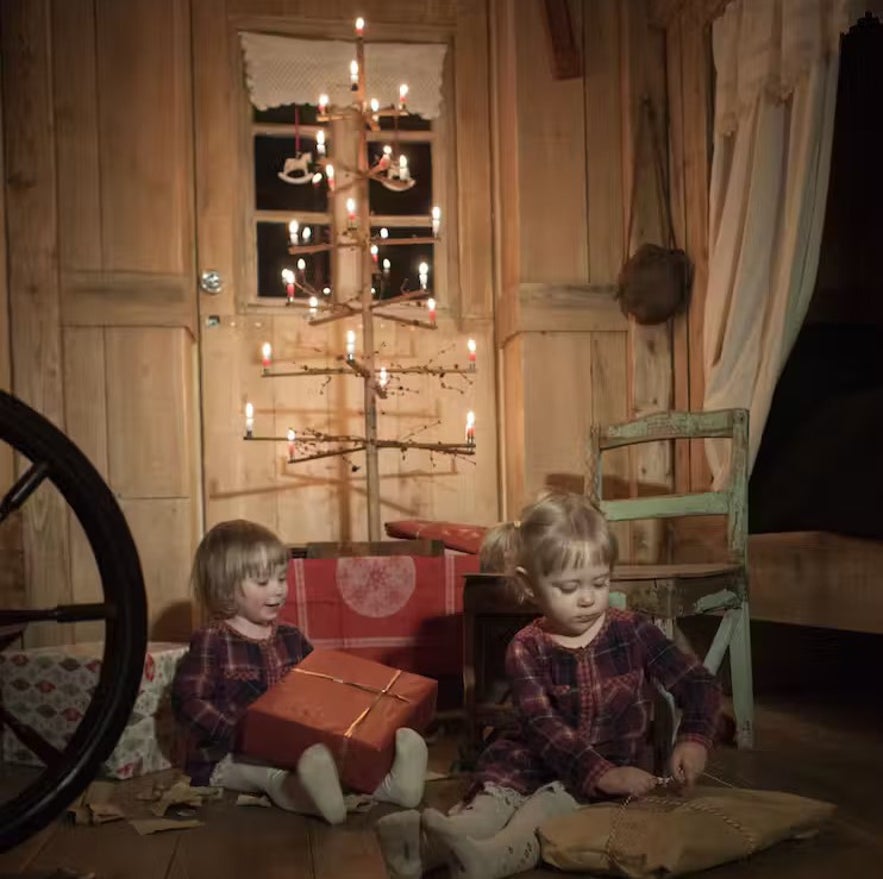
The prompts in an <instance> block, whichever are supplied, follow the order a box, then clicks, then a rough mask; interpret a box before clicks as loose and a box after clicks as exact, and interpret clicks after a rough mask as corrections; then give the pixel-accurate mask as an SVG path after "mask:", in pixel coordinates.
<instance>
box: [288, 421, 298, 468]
mask: <svg viewBox="0 0 883 879" xmlns="http://www.w3.org/2000/svg"><path fill="white" fill-rule="evenodd" d="M296 440H297V434H296V433H295V432H294V428H293V427H289V428H288V460H289V461H293V460H294V443H295V441H296Z"/></svg>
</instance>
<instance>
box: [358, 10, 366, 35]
mask: <svg viewBox="0 0 883 879" xmlns="http://www.w3.org/2000/svg"><path fill="white" fill-rule="evenodd" d="M364 33H365V19H364V18H362V16H361V15H360V16H359V17H358V18H357V19H356V36H357V37H361V36H363V34H364Z"/></svg>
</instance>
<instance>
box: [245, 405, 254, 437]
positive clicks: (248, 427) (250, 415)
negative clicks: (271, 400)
mask: <svg viewBox="0 0 883 879" xmlns="http://www.w3.org/2000/svg"><path fill="white" fill-rule="evenodd" d="M253 435H254V406H252V404H251V403H246V404H245V438H246V439H251V438H252V436H253Z"/></svg>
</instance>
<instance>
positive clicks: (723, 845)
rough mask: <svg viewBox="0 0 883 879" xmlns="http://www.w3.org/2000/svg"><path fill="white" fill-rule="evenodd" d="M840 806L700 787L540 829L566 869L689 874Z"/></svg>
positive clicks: (792, 832)
mask: <svg viewBox="0 0 883 879" xmlns="http://www.w3.org/2000/svg"><path fill="white" fill-rule="evenodd" d="M834 808H835V807H834V806H832V805H831V804H830V803H823V802H820V801H819V800H810V799H807V798H806V797H798V796H795V795H793V794H784V793H778V792H776V791H759V790H739V789H736V788H710V787H706V788H702V787H697V788H695V789H694V790H692V791H691V792H690V793H689V794H687V795H685V796H682V797H680V796H664V797H655V796H654V797H645V798H644V799H639V800H632V801H630V802H628V804H627V805H625V806H624V805H623V804H622V803H620V802H617V803H597V804H595V805H592V806H586V807H585V808H583V809H580V810H579V811H577V812H571V813H570V814H568V815H562V816H560V817H558V818H553V819H552V820H550V821H548V822H546V823H545V824H543V825H542V827H540V829H539V834H540V840H541V842H542V851H543V860H544V861H546V862H547V863H549V864H552V865H553V866H555V867H558V868H559V869H561V870H571V871H574V872H587V873H594V874H599V875H602V876H629V877H632V879H643V877H651V876H652V877H659V876H682V875H683V874H685V873H691V872H693V871H696V870H704V869H706V868H708V867H714V866H716V865H718V864H723V863H725V862H727V861H734V860H737V859H739V858H744V857H747V856H748V855H750V854H753V853H754V852H756V851H760V850H761V849H764V848H768V847H769V846H771V845H773V844H774V843H776V842H780V841H781V840H783V839H789V838H793V837H798V836H804V835H809V834H811V833H813V832H814V831H815V830H816V829H817V828H818V827H819V825H820V824H821V823H822V822H824V821H825V820H827V819H828V818H829V817H830V816H831V814H832V813H833V811H834Z"/></svg>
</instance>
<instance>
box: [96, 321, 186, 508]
mask: <svg viewBox="0 0 883 879" xmlns="http://www.w3.org/2000/svg"><path fill="white" fill-rule="evenodd" d="M106 340H107V341H106V345H107V375H108V385H107V433H108V475H109V477H110V485H111V486H112V487H113V489H114V491H116V492H117V493H118V494H120V495H122V496H124V497H129V498H135V497H151V498H157V497H165V498H181V497H189V496H190V493H191V490H192V484H193V469H194V461H193V455H192V448H193V435H192V430H193V426H192V411H193V409H192V406H193V403H192V397H191V394H192V391H193V377H192V364H191V346H192V344H193V342H192V340H191V339H190V336H189V334H188V333H187V331H186V330H183V329H161V328H144V327H139V328H133V327H113V328H109V329H108V330H107V335H106Z"/></svg>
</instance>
